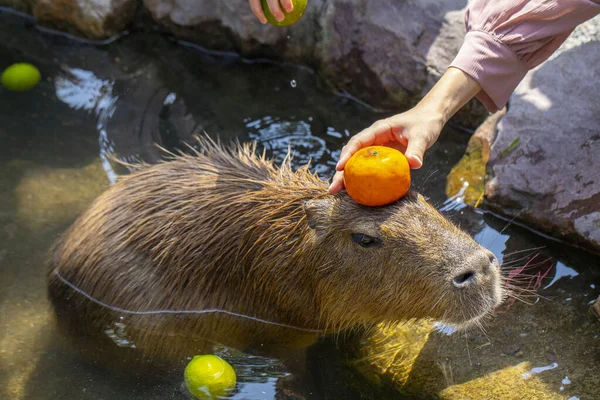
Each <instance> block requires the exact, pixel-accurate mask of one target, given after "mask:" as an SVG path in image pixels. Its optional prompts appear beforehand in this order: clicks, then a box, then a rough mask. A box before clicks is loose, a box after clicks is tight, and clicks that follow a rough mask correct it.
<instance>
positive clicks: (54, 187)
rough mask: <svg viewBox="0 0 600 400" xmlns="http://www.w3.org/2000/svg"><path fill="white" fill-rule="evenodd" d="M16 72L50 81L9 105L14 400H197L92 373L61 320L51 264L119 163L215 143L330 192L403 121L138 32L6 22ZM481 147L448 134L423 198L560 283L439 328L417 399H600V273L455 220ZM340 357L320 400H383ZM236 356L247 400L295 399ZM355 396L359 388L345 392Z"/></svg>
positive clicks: (512, 258)
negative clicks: (464, 173)
mask: <svg viewBox="0 0 600 400" xmlns="http://www.w3.org/2000/svg"><path fill="white" fill-rule="evenodd" d="M17 61H19V62H20V61H29V62H32V63H34V64H36V65H37V66H38V67H39V68H40V69H41V71H42V74H43V81H42V82H41V84H40V85H39V86H38V87H37V88H36V89H35V90H33V91H31V92H27V93H10V92H7V91H5V90H0V104H1V105H2V107H0V193H1V194H2V195H1V196H0V398H2V399H59V400H60V399H73V398H77V399H108V398H110V399H117V400H118V399H184V398H186V396H185V394H184V393H183V392H182V390H181V379H180V377H179V376H174V377H173V380H172V381H170V382H166V383H165V382H160V383H156V382H155V383H153V382H147V381H142V380H140V381H138V382H136V383H134V384H132V383H130V382H129V383H128V382H124V381H123V380H121V379H119V377H118V376H110V375H106V372H105V371H103V370H101V369H99V368H97V367H95V366H93V365H89V364H86V363H85V362H83V361H82V360H81V359H80V358H79V357H78V356H77V354H76V353H75V352H73V351H72V350H71V349H70V348H68V346H65V344H64V343H63V342H62V341H61V340H60V335H59V334H58V332H57V330H56V328H55V326H54V324H53V321H52V319H51V314H50V309H49V304H48V302H47V300H46V295H45V283H44V282H45V267H44V261H45V258H46V256H47V251H48V249H49V246H50V245H51V243H52V242H53V241H54V240H55V238H56V237H57V235H59V234H60V233H61V232H62V231H63V230H64V229H65V228H66V227H67V226H68V225H69V224H70V223H71V222H72V221H73V220H74V218H75V217H76V216H77V214H78V213H79V212H81V211H82V210H83V209H84V208H85V207H86V206H87V205H88V204H89V203H90V202H91V201H92V200H93V199H94V198H95V197H96V196H97V195H98V194H99V193H100V192H101V191H102V190H103V188H105V187H106V186H107V185H108V184H109V183H110V182H111V181H114V179H115V178H116V176H117V175H118V174H119V173H121V172H123V171H122V170H119V168H117V167H116V166H115V165H114V164H113V163H111V162H110V159H109V156H111V155H116V156H118V157H120V158H121V159H123V160H128V161H139V160H146V161H148V162H154V161H156V160H158V159H159V158H160V154H159V152H158V151H157V149H156V148H154V147H153V146H152V143H153V142H157V143H159V144H161V145H162V146H164V147H167V148H171V149H172V148H176V147H177V146H178V145H179V141H180V140H189V139H190V137H191V136H192V135H193V134H195V133H200V132H203V131H206V132H208V133H209V134H211V135H213V136H217V135H218V136H220V137H221V138H222V139H223V140H225V141H227V140H230V139H234V138H239V139H240V140H241V141H247V140H255V141H257V142H258V143H259V144H260V146H262V147H265V148H266V149H267V150H268V152H269V154H271V155H272V156H274V157H276V158H278V159H281V158H282V157H284V155H285V154H286V152H287V149H288V147H289V148H291V149H292V150H293V151H294V153H295V156H296V159H295V160H296V161H295V163H296V165H301V164H303V163H305V162H307V161H308V160H309V159H311V160H312V162H313V169H314V170H315V171H317V172H319V174H320V175H321V176H322V177H324V178H328V177H330V176H331V175H332V173H333V170H334V166H335V162H336V160H337V157H338V155H339V151H340V149H341V147H342V145H343V143H344V142H345V141H347V140H348V137H349V136H350V135H351V134H354V133H356V132H358V131H359V130H361V129H363V128H364V127H366V126H367V125H369V124H370V123H372V122H374V121H375V120H376V119H379V118H382V117H383V116H386V115H389V113H387V114H386V113H381V112H375V110H373V109H370V108H368V107H366V106H365V105H363V104H360V103H359V102H356V101H353V99H351V98H350V97H340V96H335V95H333V94H331V93H329V92H327V91H326V90H325V89H324V87H323V85H322V84H321V82H320V81H319V80H318V78H317V77H316V76H315V75H314V74H313V73H312V72H311V71H310V70H307V69H305V68H300V67H297V66H288V65H276V64H271V63H257V62H251V61H248V60H244V59H241V58H239V57H238V56H236V55H234V54H216V53H215V54H209V53H203V52H201V51H199V50H198V49H195V48H194V47H193V46H191V45H189V44H185V43H183V44H182V43H179V44H178V43H175V42H173V41H170V40H168V39H166V38H164V37H161V36H157V35H153V34H146V35H142V34H140V33H135V34H132V35H130V36H127V37H124V38H121V39H119V40H118V41H116V42H114V43H112V44H109V45H106V46H94V45H91V44H82V43H77V42H73V41H71V40H69V39H68V38H64V37H61V36H53V35H48V34H44V35H42V34H40V33H39V32H38V31H37V30H35V29H34V28H33V27H32V26H31V25H29V24H28V23H27V22H26V21H24V20H21V19H19V18H15V17H12V16H10V15H6V14H1V15H0V68H5V67H6V66H8V65H10V64H11V63H13V62H17ZM467 140H468V136H467V135H466V134H465V133H462V132H460V131H457V130H452V129H447V130H445V132H444V133H443V134H442V137H441V139H440V141H439V142H438V144H437V145H435V146H434V147H433V148H432V149H430V151H429V152H428V154H427V157H426V159H425V165H426V167H425V168H423V169H422V170H420V171H417V172H415V173H414V180H415V185H416V187H417V188H418V189H419V190H421V191H422V192H423V193H424V194H425V195H426V196H427V197H428V198H429V199H430V201H432V202H433V203H434V204H436V205H437V206H438V207H439V208H442V207H445V210H446V211H445V213H446V215H448V217H449V218H451V219H452V220H454V221H455V222H457V223H458V224H460V225H461V226H462V227H463V228H464V229H465V230H467V231H468V232H469V233H470V234H472V235H473V236H474V237H475V239H476V240H477V241H479V242H480V243H482V244H483V245H485V246H487V247H489V248H490V249H491V250H492V251H493V252H494V253H495V254H496V256H497V257H498V258H499V259H500V260H503V261H504V263H505V265H506V266H507V267H512V268H516V267H519V266H521V265H523V264H524V263H526V262H527V261H529V260H530V259H531V258H532V257H533V256H534V255H535V254H538V253H539V255H537V257H536V258H535V260H534V261H532V262H531V264H532V265H533V267H532V268H531V269H529V270H527V273H528V274H532V275H535V274H538V275H539V276H542V275H544V274H546V273H547V275H545V277H544V279H543V280H541V281H540V282H539V286H540V290H539V294H540V295H541V296H543V298H542V297H536V296H533V297H530V298H529V299H528V301H529V302H530V304H525V303H521V302H515V303H513V304H508V305H507V307H508V306H510V307H508V310H502V311H503V312H501V313H500V314H499V315H498V316H497V317H496V318H495V319H494V320H493V321H491V322H490V323H489V324H488V325H487V333H485V334H484V333H482V332H480V331H477V330H475V331H473V332H469V333H468V334H467V335H466V336H465V335H464V334H461V333H454V332H452V331H448V330H445V329H444V328H443V327H439V331H438V332H434V333H432V334H431V335H430V336H429V339H428V340H427V343H425V344H424V347H423V348H422V350H421V352H420V353H419V357H418V360H417V365H419V366H420V368H421V369H423V370H426V371H430V370H431V371H433V370H436V371H438V370H440V369H441V370H442V371H443V372H444V373H443V376H441V375H440V376H441V377H440V379H438V380H437V381H435V383H434V384H433V385H432V387H433V389H431V387H428V388H429V389H428V388H425V387H422V388H421V387H420V386H419V381H418V379H416V378H414V379H411V378H410V377H409V379H408V381H407V384H406V385H407V387H408V388H409V389H410V387H411V385H413V387H414V388H416V389H414V390H416V391H417V392H419V393H420V394H421V395H422V396H423V397H434V396H433V395H432V394H431V393H436V392H438V391H440V390H443V389H444V388H445V387H446V386H448V385H460V384H469V383H470V382H477V381H478V379H484V380H485V379H490V380H491V379H493V374H494V373H496V372H498V371H500V372H501V371H507V370H510V368H512V367H514V366H516V365H519V364H520V363H522V362H527V363H528V364H527V368H525V369H524V370H523V371H522V372H520V373H519V374H515V376H517V375H518V376H521V375H522V374H524V373H527V371H530V372H529V373H532V372H531V371H534V372H535V373H534V375H535V377H532V378H531V379H528V381H534V380H536V379H537V380H539V382H541V384H543V385H544V387H545V388H547V390H549V391H550V392H551V393H554V394H556V396H558V395H559V394H560V396H566V397H564V398H568V397H572V398H576V397H577V398H582V399H586V400H587V399H593V398H600V397H599V395H597V394H596V393H597V392H598V390H596V385H597V377H598V376H599V375H600V371H599V370H598V366H597V365H598V360H599V359H600V354H599V353H598V349H599V348H600V346H598V344H599V342H600V325H599V324H597V323H596V322H595V321H593V320H592V319H591V318H590V317H589V315H588V313H587V310H588V307H589V304H590V303H591V302H592V301H593V300H594V299H596V298H597V297H598V295H599V294H600V290H599V289H596V287H597V286H598V283H599V282H600V268H599V267H600V259H599V258H598V257H595V256H592V255H589V254H586V253H584V252H582V251H579V250H576V249H573V248H571V247H568V246H566V245H563V244H560V243H557V242H554V241H551V240H548V239H546V238H544V237H542V236H538V235H534V234H532V233H531V232H528V231H526V230H525V229H523V228H520V227H518V226H515V225H508V226H507V222H506V221H503V220H501V219H498V218H496V217H494V216H492V215H490V214H484V213H481V212H475V211H474V210H473V209H471V208H469V207H463V206H456V205H453V206H448V205H449V204H451V203H452V200H454V199H452V200H451V201H450V202H448V201H447V200H448V199H447V198H446V196H445V192H444V187H445V176H446V174H447V173H448V172H449V171H450V169H451V168H452V166H453V165H454V164H455V163H456V162H457V161H458V160H459V158H460V156H461V155H462V152H463V151H464V148H465V145H466V142H467ZM528 249H533V250H528ZM507 273H508V272H507ZM117 328H118V327H117ZM117 330H118V329H117ZM117 336H118V335H117V334H116V333H115V337H116V340H123V339H122V338H119V337H117ZM127 345H128V344H127ZM337 351H338V350H337V349H336V348H335V346H333V345H332V344H330V343H324V344H323V345H322V346H321V347H318V351H317V352H316V354H317V355H316V356H314V357H313V358H314V359H315V360H316V361H315V362H313V363H312V364H311V365H313V369H314V370H313V372H314V374H315V375H319V376H320V377H321V378H322V379H321V380H320V383H318V388H319V391H318V394H317V393H313V395H312V396H313V397H314V398H370V397H369V393H375V390H376V389H372V388H371V387H370V386H368V385H367V383H366V381H365V382H363V381H362V380H356V379H355V377H353V376H350V377H349V375H348V374H347V371H346V372H344V371H342V370H341V369H339V365H338V364H339V363H338V358H339V354H338V353H337ZM223 354H224V355H225V356H226V357H228V359H229V360H230V361H232V363H233V365H234V367H235V368H236V371H237V373H238V378H239V381H240V384H239V387H238V390H237V392H236V394H235V395H234V398H236V399H263V398H264V399H271V398H274V396H275V393H276V392H277V391H279V392H281V389H278V388H277V386H278V383H277V381H278V380H279V381H280V382H284V381H285V377H287V376H288V371H286V370H285V368H284V367H283V366H282V365H280V364H279V363H278V362H277V361H276V360H270V359H266V358H260V357H250V356H248V355H244V354H238V353H230V350H227V349H224V350H223ZM319 365H320V367H318V366H319ZM548 366H552V368H551V369H550V368H547V367H548ZM319 368H320V369H319ZM489 374H492V375H489ZM414 375H416V373H414ZM488 376H490V378H487V377H488ZM511 376H512V375H511ZM566 376H568V380H569V384H567V383H565V382H564V381H563V380H564V379H565V377H566ZM517 378H518V377H517ZM517 378H516V379H517ZM518 379H522V378H518ZM350 381H352V382H354V381H356V382H359V383H355V384H358V385H359V387H358V388H356V387H355V389H356V390H355V389H353V390H348V389H346V388H347V387H348V382H350ZM515 382H516V384H515V385H517V386H515V389H514V390H520V389H518V387H520V386H519V385H521V384H520V383H519V381H518V380H517V381H515ZM505 384H506V385H508V384H512V383H511V382H510V381H506V382H505ZM430 386H431V385H430ZM428 390H429V391H428ZM408 391H409V392H410V390H408ZM372 396H375V397H373V398H385V396H384V395H377V396H376V395H374V394H373V395H372ZM448 396H450V395H448ZM522 397H523V398H525V397H527V396H525V395H524V396H522ZM280 398H285V396H283V395H281V394H280ZM391 398H396V397H395V396H391ZM446 398H453V397H446ZM457 398H458V397H457ZM549 398H550V397H549ZM557 398H563V397H557Z"/></svg>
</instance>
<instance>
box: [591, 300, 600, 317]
mask: <svg viewBox="0 0 600 400" xmlns="http://www.w3.org/2000/svg"><path fill="white" fill-rule="evenodd" d="M590 311H591V312H592V314H593V315H594V316H595V317H596V318H598V319H600V297H598V298H597V299H596V301H595V302H594V303H593V304H592V306H591V307H590Z"/></svg>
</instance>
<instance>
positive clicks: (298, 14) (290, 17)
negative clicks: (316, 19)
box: [261, 0, 308, 26]
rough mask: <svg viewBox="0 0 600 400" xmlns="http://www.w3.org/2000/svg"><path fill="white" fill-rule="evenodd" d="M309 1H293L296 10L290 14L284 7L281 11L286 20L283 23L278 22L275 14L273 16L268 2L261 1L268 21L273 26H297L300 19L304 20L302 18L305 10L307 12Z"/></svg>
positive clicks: (265, 0)
mask: <svg viewBox="0 0 600 400" xmlns="http://www.w3.org/2000/svg"><path fill="white" fill-rule="evenodd" d="M307 1H308V0H292V4H294V9H293V10H292V12H290V13H287V12H285V10H284V9H283V7H281V11H283V15H285V18H284V19H283V21H281V22H279V21H277V20H276V19H275V17H274V16H273V14H271V10H269V3H268V1H267V0H261V4H262V9H263V12H264V13H265V17H267V21H269V23H270V24H271V25H275V26H290V25H292V24H295V23H296V22H298V21H299V20H300V18H302V16H303V15H304V10H306V4H307Z"/></svg>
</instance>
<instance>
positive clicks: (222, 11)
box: [144, 0, 486, 126]
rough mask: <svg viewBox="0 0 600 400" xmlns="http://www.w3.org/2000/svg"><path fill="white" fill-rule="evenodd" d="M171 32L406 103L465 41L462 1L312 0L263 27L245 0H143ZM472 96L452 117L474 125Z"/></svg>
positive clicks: (476, 109) (370, 98) (363, 95)
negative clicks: (298, 16) (296, 17)
mask: <svg viewBox="0 0 600 400" xmlns="http://www.w3.org/2000/svg"><path fill="white" fill-rule="evenodd" d="M144 4H145V6H146V9H147V10H148V12H149V13H150V15H151V16H152V18H153V19H154V20H155V21H157V22H159V23H161V24H162V25H164V26H165V27H166V28H167V29H168V30H169V31H170V32H171V33H173V34H175V35H176V36H179V37H183V38H187V39H189V40H192V41H194V42H196V43H199V44H201V45H203V46H205V47H208V48H210V49H218V50H233V51H239V52H241V53H242V54H244V55H247V56H267V57H270V58H275V59H279V60H284V61H292V62H297V63H301V64H307V65H311V66H315V67H316V69H317V71H318V72H319V73H320V74H321V75H322V76H323V77H324V78H325V79H326V80H327V81H328V82H329V83H330V84H331V85H332V86H333V88H335V90H337V91H339V92H342V93H348V94H351V95H352V96H355V97H357V98H359V99H361V100H363V101H366V102H367V103H370V104H372V105H374V106H377V107H383V108H388V109H399V108H407V107H410V106H412V105H414V104H415V103H416V102H417V101H419V100H420V99H421V98H422V96H423V95H424V94H425V93H426V92H427V90H428V89H429V88H430V87H431V86H433V84H434V83H435V82H436V81H437V80H438V79H439V77H440V76H441V74H442V73H443V72H444V71H445V69H446V68H447V66H448V64H449V63H450V62H451V61H452V59H453V57H454V56H455V54H456V53H457V51H458V49H459V48H460V45H461V44H462V41H463V36H464V33H465V27H464V7H465V5H466V1H465V0H445V1H437V0H426V1H418V2H416V1H410V2H398V1H392V0H382V1H380V2H378V3H377V5H376V6H373V5H371V4H370V3H368V2H364V1H358V0H312V1H310V2H309V6H308V8H307V10H306V13H305V15H304V17H303V18H302V20H300V21H299V22H298V23H297V24H295V25H293V26H291V27H289V28H278V27H273V26H270V25H261V24H260V23H259V22H258V21H257V19H256V18H255V17H254V15H253V14H252V12H251V10H250V7H249V6H248V2H247V1H246V0H230V1H226V2H223V1H219V0H206V1H203V2H197V1H195V0H144ZM485 114H486V113H485V110H484V108H483V106H482V105H481V104H479V103H477V102H476V101H473V102H471V103H469V105H467V106H466V107H465V108H464V109H463V111H461V114H460V115H459V116H457V119H456V121H457V122H459V123H463V124H467V125H469V126H476V125H477V124H478V123H480V122H481V121H482V119H483V117H484V116H485Z"/></svg>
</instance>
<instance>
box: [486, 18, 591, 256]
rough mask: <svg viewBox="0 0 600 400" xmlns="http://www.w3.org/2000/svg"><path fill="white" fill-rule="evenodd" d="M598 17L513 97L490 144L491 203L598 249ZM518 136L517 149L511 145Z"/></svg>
mask: <svg viewBox="0 0 600 400" xmlns="http://www.w3.org/2000/svg"><path fill="white" fill-rule="evenodd" d="M599 39H600V17H597V18H595V19H593V20H592V21H589V22H587V23H586V24H584V25H582V26H580V27H579V28H578V29H577V30H576V31H575V32H574V34H573V35H572V36H571V37H570V38H569V39H568V40H567V41H566V42H565V44H564V45H563V46H562V47H561V49H559V51H558V52H557V53H556V54H554V55H553V57H552V58H551V59H550V60H549V61H547V62H546V63H544V64H542V65H541V66H539V67H538V68H536V69H535V70H533V71H531V72H530V73H529V74H528V75H527V76H526V78H525V79H524V81H523V82H522V83H521V84H520V85H519V87H518V88H517V90H516V91H515V93H514V95H513V96H512V97H511V100H510V104H509V109H508V112H507V114H506V115H505V116H504V117H503V119H502V120H501V121H500V123H499V127H498V135H497V139H496V141H495V142H494V144H493V146H492V151H491V157H490V161H489V163H488V175H489V177H488V180H487V183H486V199H487V206H488V207H490V208H492V209H494V210H495V211H497V212H499V213H501V214H504V215H506V216H508V217H516V219H517V220H520V221H521V222H523V223H525V224H526V225H528V226H530V227H533V228H535V229H538V230H540V231H543V232H545V233H548V234H550V235H552V236H554V237H557V238H561V239H565V240H567V241H569V242H571V243H574V244H578V245H582V246H584V247H587V248H589V249H592V250H596V251H598V250H600V163H599V162H598V161H599V158H598V157H599V156H598V154H600V131H599V129H598V127H599V126H600V114H599V113H598V107H597V104H598V101H597V94H598V92H599V91H600V70H599V69H598V68H590V65H598V63H599V62H600V41H599ZM514 143H517V145H516V147H515V146H514V145H513V146H512V147H515V148H514V149H512V151H505V150H506V149H507V148H509V147H511V144H514Z"/></svg>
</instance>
